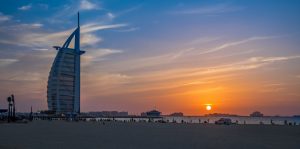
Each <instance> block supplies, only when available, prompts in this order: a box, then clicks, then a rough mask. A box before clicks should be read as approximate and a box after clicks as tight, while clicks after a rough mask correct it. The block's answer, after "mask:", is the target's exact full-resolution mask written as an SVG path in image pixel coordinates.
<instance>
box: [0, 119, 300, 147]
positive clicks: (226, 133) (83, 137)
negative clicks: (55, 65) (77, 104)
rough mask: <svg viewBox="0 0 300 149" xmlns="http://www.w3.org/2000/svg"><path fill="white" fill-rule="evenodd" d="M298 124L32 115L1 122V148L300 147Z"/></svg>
mask: <svg viewBox="0 0 300 149" xmlns="http://www.w3.org/2000/svg"><path fill="white" fill-rule="evenodd" d="M299 147H300V126H271V125H229V126H224V125H214V124H173V123H121V122H105V125H103V124H102V123H99V122H65V121H34V122H31V123H28V124H0V148H1V149H35V148H36V149H40V148H43V149H53V148H55V149H62V148H64V149H65V148H68V149H82V148H86V149H94V148H95V149H100V148H101V149H199V148H203V149H221V148H222V149H224V148H226V149H284V148H289V149H299Z"/></svg>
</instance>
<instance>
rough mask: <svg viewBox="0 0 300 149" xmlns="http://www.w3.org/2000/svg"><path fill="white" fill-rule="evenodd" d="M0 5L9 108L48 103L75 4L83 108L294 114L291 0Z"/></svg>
mask: <svg viewBox="0 0 300 149" xmlns="http://www.w3.org/2000/svg"><path fill="white" fill-rule="evenodd" d="M0 3H1V5H0V108H6V107H7V102H6V98H7V97H8V96H9V95H10V94H12V93H13V94H15V98H16V107H17V111H25V112H26V111H29V110H30V107H31V106H32V107H33V110H34V111H38V110H46V109H47V97H46V96H47V80H48V75H49V71H50V68H51V65H52V63H53V60H54V57H55V55H56V52H57V51H56V50H54V49H53V48H52V46H56V45H58V46H62V44H63V43H64V41H65V40H66V38H67V37H68V36H69V35H70V34H71V33H72V31H73V30H74V29H75V28H76V26H77V16H76V15H77V14H76V13H77V12H78V11H79V12H80V17H81V19H80V25H81V49H82V50H85V51H86V54H84V55H82V56H81V110H82V111H83V112H88V111H105V110H117V111H128V112H129V113H130V114H140V113H141V112H144V111H148V110H151V109H158V110H159V111H161V112H162V113H163V114H170V113H173V112H183V113H184V114H185V115H203V114H207V113H230V114H240V115H249V114H250V113H252V112H253V111H260V112H262V113H264V114H265V115H296V114H300V49H299V46H300V27H299V24H300V9H299V8H300V1H298V0H289V1H286V0H263V1H262V0H251V1H240V0H227V1H221V0H203V1H198V0H190V1H184V0H164V1H161V0H97V1H95V0H65V1H61V0H51V1H44V0H32V1H27V0H22V1H19V0H3V1H1V2H0ZM207 104H211V105H212V110H210V111H206V110H205V105H207Z"/></svg>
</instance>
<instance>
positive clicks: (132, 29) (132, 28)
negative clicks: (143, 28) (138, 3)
mask: <svg viewBox="0 0 300 149" xmlns="http://www.w3.org/2000/svg"><path fill="white" fill-rule="evenodd" d="M139 29H140V28H139V27H131V28H128V29H118V30H116V31H117V32H133V31H137V30H139Z"/></svg>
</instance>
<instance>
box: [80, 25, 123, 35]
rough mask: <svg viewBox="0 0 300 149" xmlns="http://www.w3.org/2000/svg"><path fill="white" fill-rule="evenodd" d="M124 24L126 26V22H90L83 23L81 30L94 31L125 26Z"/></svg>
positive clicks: (84, 31)
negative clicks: (103, 23) (109, 23)
mask: <svg viewBox="0 0 300 149" xmlns="http://www.w3.org/2000/svg"><path fill="white" fill-rule="evenodd" d="M125 26H127V24H112V25H99V24H93V23H90V24H86V25H83V26H82V29H81V32H82V33H89V32H95V31H98V30H104V29H113V28H120V27H125Z"/></svg>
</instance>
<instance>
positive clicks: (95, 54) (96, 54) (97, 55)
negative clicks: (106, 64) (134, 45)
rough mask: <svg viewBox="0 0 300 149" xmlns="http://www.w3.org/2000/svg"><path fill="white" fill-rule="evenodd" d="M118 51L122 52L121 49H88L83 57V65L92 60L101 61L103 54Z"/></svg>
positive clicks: (106, 54) (116, 52)
mask: <svg viewBox="0 0 300 149" xmlns="http://www.w3.org/2000/svg"><path fill="white" fill-rule="evenodd" d="M118 53H123V51H122V50H117V49H89V51H88V52H87V53H86V55H85V56H84V57H83V66H87V65H89V64H91V63H92V62H97V61H101V60H103V58H104V57H105V56H108V55H112V54H118Z"/></svg>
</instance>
